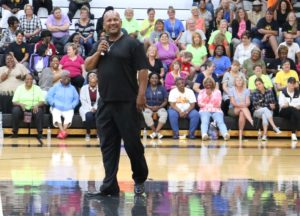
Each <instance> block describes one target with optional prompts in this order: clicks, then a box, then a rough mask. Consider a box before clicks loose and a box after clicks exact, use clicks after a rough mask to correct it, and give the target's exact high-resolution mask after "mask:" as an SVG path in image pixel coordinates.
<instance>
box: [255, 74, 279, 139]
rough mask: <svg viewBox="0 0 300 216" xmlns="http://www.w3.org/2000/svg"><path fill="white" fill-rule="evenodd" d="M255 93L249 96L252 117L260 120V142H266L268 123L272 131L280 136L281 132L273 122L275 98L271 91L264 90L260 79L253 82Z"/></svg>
mask: <svg viewBox="0 0 300 216" xmlns="http://www.w3.org/2000/svg"><path fill="white" fill-rule="evenodd" d="M255 86H256V91H255V92H253V93H252V95H251V101H252V105H253V108H254V113H253V117H255V118H259V119H262V125H263V136H262V141H266V140H267V139H268V138H267V132H268V125H269V123H270V124H271V126H272V127H273V130H274V131H275V132H276V133H277V134H280V133H281V131H280V130H279V128H278V127H277V126H276V125H275V123H274V121H273V110H275V103H276V100H275V97H274V94H273V91H271V90H267V89H265V86H264V82H263V81H262V79H261V78H257V79H256V80H255Z"/></svg>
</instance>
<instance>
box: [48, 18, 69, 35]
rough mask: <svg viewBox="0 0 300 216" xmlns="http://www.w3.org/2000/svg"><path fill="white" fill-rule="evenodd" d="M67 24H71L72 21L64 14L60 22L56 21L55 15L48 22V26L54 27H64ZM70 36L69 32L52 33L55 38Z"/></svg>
mask: <svg viewBox="0 0 300 216" xmlns="http://www.w3.org/2000/svg"><path fill="white" fill-rule="evenodd" d="M66 23H68V24H70V20H69V17H68V16H67V15H64V14H62V15H61V19H60V20H56V19H55V18H54V16H53V14H51V15H50V16H49V17H48V18H47V21H46V25H48V24H49V25H53V26H63V25H65V24H66ZM68 35H69V30H67V31H64V32H63V31H59V32H52V36H53V37H55V38H62V37H64V36H68Z"/></svg>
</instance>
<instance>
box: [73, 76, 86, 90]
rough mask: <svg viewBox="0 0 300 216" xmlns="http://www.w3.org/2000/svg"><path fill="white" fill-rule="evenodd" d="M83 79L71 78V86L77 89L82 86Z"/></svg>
mask: <svg viewBox="0 0 300 216" xmlns="http://www.w3.org/2000/svg"><path fill="white" fill-rule="evenodd" d="M83 83H84V78H83V77H82V76H77V77H73V78H71V84H72V85H73V86H74V87H75V88H76V89H79V88H81V87H82V86H83Z"/></svg>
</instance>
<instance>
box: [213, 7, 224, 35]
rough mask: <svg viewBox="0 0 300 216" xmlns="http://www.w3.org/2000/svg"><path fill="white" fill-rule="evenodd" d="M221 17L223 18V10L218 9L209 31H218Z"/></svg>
mask: <svg viewBox="0 0 300 216" xmlns="http://www.w3.org/2000/svg"><path fill="white" fill-rule="evenodd" d="M223 16H224V9H223V8H221V7H218V8H217V9H216V11H215V15H214V17H215V19H214V20H213V21H212V23H211V24H212V26H211V30H212V31H216V30H218V29H219V27H220V22H221V20H222V19H223Z"/></svg>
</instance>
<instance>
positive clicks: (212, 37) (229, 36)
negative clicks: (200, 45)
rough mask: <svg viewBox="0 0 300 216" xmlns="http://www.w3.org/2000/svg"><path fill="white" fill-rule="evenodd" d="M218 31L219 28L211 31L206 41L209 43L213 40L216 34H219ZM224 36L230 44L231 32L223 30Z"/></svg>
mask: <svg viewBox="0 0 300 216" xmlns="http://www.w3.org/2000/svg"><path fill="white" fill-rule="evenodd" d="M219 33H220V30H216V31H214V32H213V33H211V35H210V38H209V41H208V44H209V45H210V44H212V43H213V42H214V40H215V37H216V35H217V34H219ZM225 37H226V40H227V42H228V44H230V43H231V39H232V34H231V33H230V32H229V31H226V32H225Z"/></svg>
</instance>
